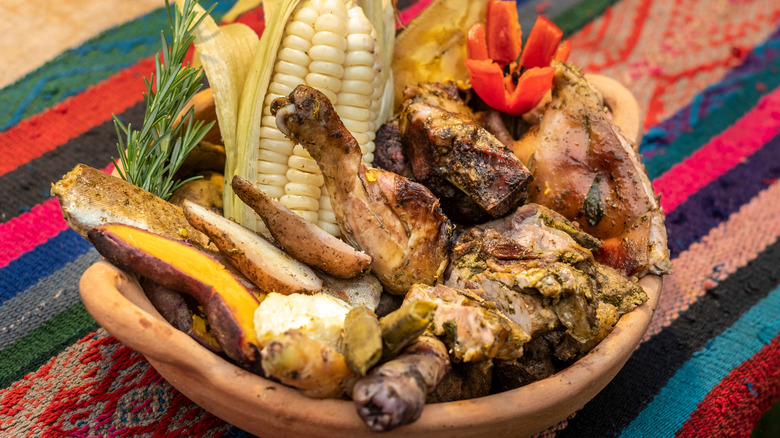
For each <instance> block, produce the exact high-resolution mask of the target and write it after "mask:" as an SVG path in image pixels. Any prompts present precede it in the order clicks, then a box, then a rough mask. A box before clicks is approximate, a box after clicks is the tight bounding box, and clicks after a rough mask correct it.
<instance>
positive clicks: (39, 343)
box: [0, 302, 98, 388]
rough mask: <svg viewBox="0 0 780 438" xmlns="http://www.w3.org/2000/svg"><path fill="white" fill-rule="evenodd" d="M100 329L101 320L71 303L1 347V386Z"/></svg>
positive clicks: (9, 383)
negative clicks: (60, 311)
mask: <svg viewBox="0 0 780 438" xmlns="http://www.w3.org/2000/svg"><path fill="white" fill-rule="evenodd" d="M97 329H98V324H97V323H96V322H95V320H94V319H92V316H90V315H89V313H87V309H85V308H84V305H83V304H82V303H80V302H79V303H76V304H73V305H71V306H70V307H68V308H67V309H66V310H65V311H63V312H62V313H59V314H57V315H55V316H54V317H52V318H51V319H50V320H48V321H46V322H44V323H43V324H41V326H40V327H38V328H37V329H35V330H34V331H32V332H31V333H30V334H28V335H27V336H25V337H23V338H20V339H18V340H17V341H16V342H14V343H13V344H11V345H9V346H8V347H6V348H5V349H4V350H3V351H0V388H6V387H8V386H10V385H11V384H12V383H13V382H15V381H17V380H19V379H21V378H22V377H24V376H25V374H27V373H31V372H34V371H35V370H37V369H38V368H40V367H41V366H42V365H44V364H46V363H47V362H49V361H50V360H51V359H52V358H53V357H54V356H56V355H58V354H59V353H61V352H62V351H63V350H65V348H67V347H68V346H70V345H72V344H73V343H74V342H76V341H78V340H79V339H81V338H83V337H84V336H86V335H88V334H89V333H92V332H94V331H95V330H97Z"/></svg>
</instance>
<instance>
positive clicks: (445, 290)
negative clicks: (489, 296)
mask: <svg viewBox="0 0 780 438" xmlns="http://www.w3.org/2000/svg"><path fill="white" fill-rule="evenodd" d="M412 301H428V302H431V303H435V304H436V310H435V311H434V314H433V321H432V322H431V326H430V327H429V330H430V331H431V332H432V333H433V334H435V335H436V336H440V337H443V338H444V342H445V343H446V344H447V347H449V351H450V355H451V356H452V357H453V358H455V359H456V360H458V361H461V362H479V361H483V360H487V359H493V358H499V359H513V358H517V357H520V356H522V355H523V344H525V343H526V342H528V341H529V340H530V339H531V337H530V336H529V335H528V333H527V332H526V331H524V330H523V329H522V328H521V327H520V326H519V325H518V324H516V323H515V322H513V321H512V320H511V319H509V318H508V317H507V316H506V315H505V314H504V313H502V312H500V311H498V310H497V309H496V305H495V304H494V303H492V302H490V301H487V300H485V299H483V298H481V297H480V296H479V294H478V292H477V291H472V290H469V289H456V288H452V287H449V286H445V285H443V284H438V285H436V286H426V285H421V284H418V285H414V287H412V288H411V289H410V290H409V293H407V294H406V298H404V302H412Z"/></svg>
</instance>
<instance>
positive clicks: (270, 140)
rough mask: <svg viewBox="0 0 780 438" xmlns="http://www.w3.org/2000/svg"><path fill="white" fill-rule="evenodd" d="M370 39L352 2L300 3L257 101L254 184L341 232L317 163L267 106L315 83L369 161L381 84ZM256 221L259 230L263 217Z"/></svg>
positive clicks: (373, 40) (332, 230) (319, 0)
mask: <svg viewBox="0 0 780 438" xmlns="http://www.w3.org/2000/svg"><path fill="white" fill-rule="evenodd" d="M376 40H377V35H376V31H375V30H374V27H373V26H372V24H371V22H370V21H369V20H368V19H367V18H366V16H365V14H364V13H363V11H362V9H361V8H360V7H358V6H355V5H353V4H352V1H351V0H349V1H345V0H304V1H302V2H300V3H299V4H298V5H297V7H296V8H295V10H294V11H293V13H292V16H291V19H290V20H289V22H288V23H287V24H286V26H285V31H284V36H283V38H282V42H281V45H280V46H279V49H278V52H277V56H276V61H275V64H274V70H273V75H272V77H271V80H270V84H269V86H268V91H267V93H266V95H265V98H264V101H263V110H262V118H261V128H260V132H259V133H260V141H259V151H258V153H257V166H256V172H257V175H256V179H255V183H256V184H257V185H258V187H259V188H260V189H262V190H263V191H265V192H266V193H267V194H268V195H269V196H271V197H274V198H277V199H278V200H279V202H281V203H282V204H284V205H285V206H287V207H288V208H290V209H291V210H293V211H296V212H297V213H298V214H300V215H301V216H303V217H304V218H306V219H307V220H308V221H310V222H313V223H317V224H318V225H319V226H320V227H322V228H323V229H325V230H326V231H328V232H329V233H331V234H334V235H339V234H340V230H339V227H338V224H337V223H336V220H335V219H336V218H335V216H334V215H333V210H332V209H331V207H330V200H329V198H328V194H327V193H326V191H325V189H324V187H323V184H324V179H323V177H322V174H321V173H320V170H319V167H318V166H317V163H316V162H315V161H314V160H313V159H312V158H311V157H310V156H309V154H308V153H307V152H306V150H305V149H304V148H303V147H301V146H300V145H294V144H293V143H292V142H290V141H289V140H287V139H286V138H285V137H284V135H283V134H282V133H281V132H280V131H279V130H278V128H277V127H276V121H275V118H274V117H273V116H271V113H270V110H269V108H270V104H271V102H272V101H273V100H274V99H276V98H278V97H281V96H286V95H288V94H289V93H290V92H291V91H292V90H293V89H294V88H295V87H296V86H297V85H299V84H306V85H309V86H312V87H314V88H317V89H318V90H320V91H322V92H323V93H324V94H325V95H326V96H328V98H329V99H330V101H331V102H332V103H333V104H334V106H335V108H336V111H337V113H338V114H339V116H341V119H342V121H343V122H344V125H345V126H346V127H347V129H349V130H350V132H352V133H353V135H354V136H355V138H356V140H357V141H358V143H359V144H360V147H361V152H362V153H363V156H364V159H365V160H366V161H367V162H368V164H370V163H371V161H372V160H373V151H374V145H373V139H374V132H375V131H376V128H377V117H378V109H379V100H380V98H381V96H382V92H383V90H384V81H383V78H382V74H381V70H382V65H381V58H380V57H379V53H378V52H379V50H378V46H377V43H376ZM257 225H258V228H260V229H262V227H261V225H262V222H260V223H258V224H257Z"/></svg>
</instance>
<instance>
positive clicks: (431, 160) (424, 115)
mask: <svg viewBox="0 0 780 438" xmlns="http://www.w3.org/2000/svg"><path fill="white" fill-rule="evenodd" d="M404 97H405V98H406V100H405V101H404V103H403V105H402V108H401V112H400V113H399V114H398V115H397V116H396V117H395V118H393V119H392V120H391V121H389V122H387V123H385V124H384V125H383V126H382V127H381V128H380V129H379V131H378V132H377V138H376V140H375V143H376V150H375V151H374V156H375V159H374V164H375V165H377V166H379V167H381V168H383V169H386V170H390V171H393V172H396V173H398V174H400V175H404V176H407V177H410V178H412V179H414V180H415V181H418V182H420V183H422V184H423V185H425V186H426V187H428V188H429V189H430V190H431V191H432V192H433V193H434V194H435V195H436V196H438V197H439V198H440V199H441V201H442V208H443V209H444V212H445V213H446V214H447V215H448V216H449V217H450V218H451V219H452V220H454V221H455V222H459V223H466V224H473V223H479V222H484V221H486V220H490V219H492V218H495V217H500V216H503V215H505V214H506V213H508V212H510V211H512V210H513V209H514V208H515V207H516V206H518V205H519V204H520V203H521V202H522V201H523V200H524V199H525V187H526V185H527V184H528V182H529V181H530V173H529V172H528V170H527V169H526V168H525V166H524V165H523V164H522V163H521V162H520V160H518V158H517V157H515V156H514V154H513V153H512V152H511V151H510V150H509V149H508V148H507V147H506V146H505V144H504V143H503V142H502V141H499V140H498V139H496V138H495V137H494V136H493V135H492V134H491V133H490V132H489V131H488V130H485V129H484V128H483V127H482V126H480V124H479V123H477V122H476V121H475V120H474V118H475V117H476V115H475V114H474V112H473V111H472V110H471V108H469V107H468V106H467V105H466V104H465V102H464V101H463V100H462V99H461V98H460V95H459V94H458V89H457V87H456V86H454V85H452V84H449V85H446V84H440V83H426V84H418V85H414V86H407V87H406V91H405V93H404ZM490 120H491V121H492V123H493V125H496V124H498V125H500V124H501V123H502V122H501V120H500V117H499V118H498V120H496V119H495V117H494V118H492V119H490ZM502 132H506V129H504V130H503V131H502ZM507 135H508V134H507ZM504 141H508V140H507V139H504Z"/></svg>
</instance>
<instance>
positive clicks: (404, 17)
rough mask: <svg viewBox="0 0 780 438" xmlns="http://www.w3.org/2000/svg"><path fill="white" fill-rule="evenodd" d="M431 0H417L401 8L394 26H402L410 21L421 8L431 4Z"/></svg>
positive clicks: (398, 27)
mask: <svg viewBox="0 0 780 438" xmlns="http://www.w3.org/2000/svg"><path fill="white" fill-rule="evenodd" d="M431 1H432V0H418V1H417V2H416V3H415V4H413V5H411V6H409V7H408V8H406V9H404V10H402V11H401V13H400V14H399V16H398V18H399V19H398V21H396V23H395V28H396V29H400V28H401V27H402V26H404V25H405V24H407V23H409V22H410V21H412V18H414V17H416V16H417V15H419V14H420V12H422V10H423V9H425V8H426V7H428V5H429V4H431Z"/></svg>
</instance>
